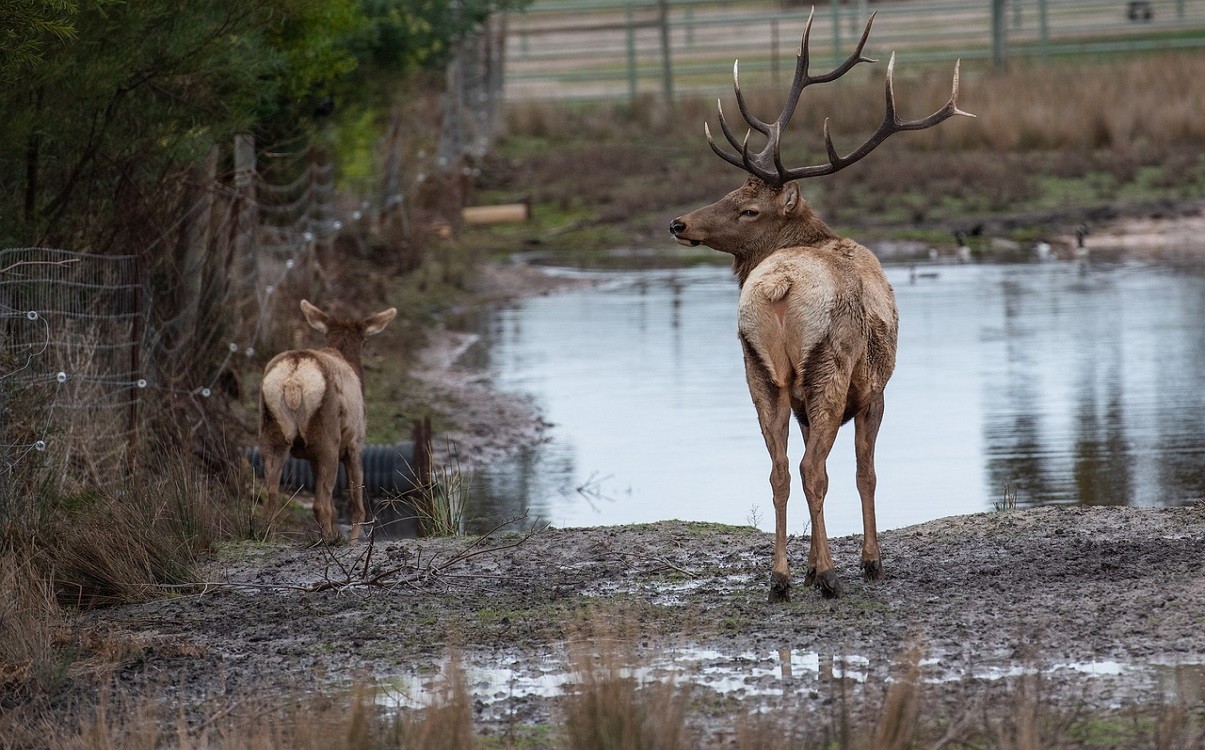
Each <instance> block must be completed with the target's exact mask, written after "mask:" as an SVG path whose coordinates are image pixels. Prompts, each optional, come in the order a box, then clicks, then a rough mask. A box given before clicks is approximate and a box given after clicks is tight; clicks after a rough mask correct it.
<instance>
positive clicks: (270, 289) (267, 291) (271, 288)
mask: <svg viewBox="0 0 1205 750" xmlns="http://www.w3.org/2000/svg"><path fill="white" fill-rule="evenodd" d="M275 291H276V287H274V286H272V285H271V284H268V285H267V286H266V287H264V294H271V293H272V292H275Z"/></svg>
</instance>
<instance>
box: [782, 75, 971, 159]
mask: <svg viewBox="0 0 1205 750" xmlns="http://www.w3.org/2000/svg"><path fill="white" fill-rule="evenodd" d="M961 63H962V61H961V60H958V61H956V62H955V63H954V83H953V85H952V87H951V90H950V98H949V100H948V101H947V102H946V103H945V104H944V105H943V106H942V107H941V108H940V109H938V110H937V111H936V112H934V113H933V114H931V115H929V116H928V117H922V118H920V119H916V120H901V119H900V118H899V115H898V114H897V113H896V108H895V82H894V79H895V53H894V52H892V53H891V59H890V60H889V61H888V63H887V81H886V83H885V84H884V98H885V99H886V107H885V111H884V113H883V121H882V122H881V123H880V124H879V127H878V129H877V130H875V132H874V133H872V134H871V135H870V137H869V138H867V139H866V140H865V141H864V142H863V143H862V145H861V146H858V147H857V148H856V149H854V150H853V151H851V152H850V153H849V154H848V155H846V156H844V157H843V156H840V155H839V154H838V153H837V149H836V148H835V147H834V146H833V141H832V137H831V136H830V134H829V129H828V120H825V122H824V146H825V150H826V151H827V152H828V164H817V165H815V166H810V167H798V168H796V169H788V170H786V171H785V172H783V173H782V175H781V176H782V178H783V180H784V181H786V180H798V179H802V178H805V177H820V176H822V175H827V174H832V173H833V172H836V171H837V170H840V169H844V168H846V167H848V166H849V165H850V164H853V163H854V162H856V161H858V160H859V159H861V158H862V157H864V156H866V155H867V154H869V153H870V152H871V151H874V150H875V149H876V148H878V146H879V144H880V143H882V142H883V141H885V140H887V138H888V137H889V136H891V135H892V134H893V133H899V132H901V131H905V130H924V129H926V128H931V127H933V126H934V125H937V124H938V123H941V122H944V121H945V120H948V119H949V118H951V117H953V116H955V115H962V116H964V117H974V116H975V115H973V114H971V113H970V112H964V111H963V110H961V109H959V108H958V71H959V68H960V66H961Z"/></svg>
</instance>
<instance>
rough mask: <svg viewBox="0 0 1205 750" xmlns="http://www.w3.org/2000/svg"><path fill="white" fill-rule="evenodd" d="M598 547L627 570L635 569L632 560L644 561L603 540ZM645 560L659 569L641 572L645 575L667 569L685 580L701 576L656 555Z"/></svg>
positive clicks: (638, 556)
mask: <svg viewBox="0 0 1205 750" xmlns="http://www.w3.org/2000/svg"><path fill="white" fill-rule="evenodd" d="M598 546H600V547H602V548H603V549H604V550H605V551H606V552H607V553H609V554H611V555H613V556H614V557H615V558H617V559H618V560H619V561H620V562H622V563H624V564H625V565H627V566H628V567H629V568H633V569H635V568H636V566H635V564H633V563H632V560H642V559H644V558H642V557H641V556H640V555H636V554H633V553H631V552H620V551H619V550H617V549H615V548H614V547H612V546H611V543H610V542H608V541H606V540H605V539H604V540H602V541H600V542H599V543H598ZM647 559H649V560H652V561H653V562H656V563H660V565H661V567H660V568H653V569H652V570H645V571H643V572H645V573H656V572H659V571H661V570H663V569H665V568H669V569H670V570H675V571H677V572H679V573H681V574H682V575H684V576H686V577H687V578H698V577H699V576H700V575H701V574H699V573H695V572H694V571H691V570H687V569H686V568H682V567H679V566H677V565H674V564H673V563H672V562H670V561H669V560H666V559H665V558H664V557H657V556H656V555H648V556H647Z"/></svg>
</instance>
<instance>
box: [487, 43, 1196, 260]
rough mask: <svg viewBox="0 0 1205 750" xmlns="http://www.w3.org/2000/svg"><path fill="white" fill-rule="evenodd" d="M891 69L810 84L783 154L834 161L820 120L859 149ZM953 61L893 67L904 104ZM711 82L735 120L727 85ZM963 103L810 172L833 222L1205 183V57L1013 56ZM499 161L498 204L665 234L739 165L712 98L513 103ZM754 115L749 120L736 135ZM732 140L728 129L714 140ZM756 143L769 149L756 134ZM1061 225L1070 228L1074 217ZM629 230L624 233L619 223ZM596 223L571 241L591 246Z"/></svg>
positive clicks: (961, 215) (939, 219)
mask: <svg viewBox="0 0 1205 750" xmlns="http://www.w3.org/2000/svg"><path fill="white" fill-rule="evenodd" d="M884 68H885V66H883V65H878V66H860V67H859V68H855V70H854V71H853V72H851V73H850V74H849V75H848V76H847V79H844V80H842V81H839V82H837V83H835V84H832V85H828V86H815V87H813V88H810V89H808V90H807V91H806V92H805V93H804V95H803V97H802V100H801V102H800V106H799V109H798V111H797V112H796V115H795V117H794V119H793V120H792V122H791V126H790V132H789V133H788V134H787V136H786V137H785V138H784V143H783V161H784V163H787V164H788V165H789V166H793V165H802V164H810V163H822V162H823V161H824V159H825V156H824V143H823V138H822V129H823V123H824V120H825V119H826V118H829V119H830V126H831V129H832V132H833V134H834V141H835V143H836V146H837V149H838V151H842V152H844V151H848V150H851V149H852V148H853V147H854V146H855V145H856V144H858V143H859V142H860V141H861V139H863V138H865V137H866V136H867V135H869V134H870V133H871V132H872V131H873V130H874V128H875V127H876V126H877V125H878V123H879V122H880V120H881V118H882V114H883V92H882V86H883V75H884ZM742 83H743V84H744V87H745V89H746V94H747V96H748V98H749V100H750V103H751V108H752V110H753V111H754V112H755V113H756V114H758V115H759V116H761V117H763V118H766V117H772V116H773V115H774V114H775V113H776V112H777V111H778V110H779V108H780V107H781V104H782V99H783V94H784V92H782V91H768V90H766V89H765V88H758V87H759V86H764V85H766V84H768V81H767V80H760V81H759V80H757V78H756V77H753V78H752V79H750V80H744V79H742ZM949 86H950V70H949V68H948V67H947V66H945V65H932V66H923V69H922V70H917V69H915V68H912V69H909V68H908V66H904V67H901V68H899V69H898V70H897V78H896V94H897V99H898V101H899V106H900V111H901V115H902V116H904V117H920V116H923V115H925V114H927V113H928V112H930V111H932V110H934V109H936V108H937V107H938V106H939V105H940V104H941V103H942V102H944V101H945V99H946V98H947V97H948V95H949ZM715 95H716V96H718V97H720V98H721V99H722V100H723V102H724V109H725V112H726V113H727V114H728V116H729V119H730V121H739V119H740V115H739V113H738V112H737V110H736V105H735V103H734V101H733V96H732V92H731V90H730V89H726V90H719V91H716V92H715ZM959 102H960V104H961V106H962V107H963V108H964V109H966V110H968V111H971V112H974V113H975V114H976V115H978V117H977V118H976V119H969V118H954V119H953V120H950V121H947V122H945V123H942V124H941V125H940V126H939V127H936V128H933V129H930V130H925V131H921V132H914V133H902V134H899V135H897V136H895V137H893V138H892V139H891V142H890V143H889V144H888V145H886V146H885V147H883V148H882V149H880V153H877V154H875V155H873V156H871V157H870V158H868V159H866V160H865V161H864V162H861V163H859V164H858V165H856V166H854V167H851V168H850V169H847V170H845V171H843V172H841V173H840V174H837V175H834V176H832V177H828V178H825V179H823V180H812V181H808V184H806V185H805V186H804V188H805V193H806V195H807V197H808V199H809V200H810V201H811V202H812V203H813V204H814V205H816V206H817V208H818V209H819V211H820V213H821V215H822V216H824V218H825V219H826V220H827V221H829V222H830V223H833V224H837V225H843V226H858V227H863V228H868V227H869V228H873V227H875V226H884V227H912V226H916V227H919V228H921V229H924V230H933V231H934V232H935V235H934V236H935V238H936V237H939V236H942V235H945V236H947V240H946V241H947V242H952V241H953V240H952V237H949V236H948V232H949V231H951V230H952V228H954V227H955V226H959V225H965V224H968V223H970V222H973V221H976V220H981V219H982V218H983V217H990V216H992V215H998V214H1009V213H1022V212H1024V213H1033V212H1038V211H1041V212H1046V213H1051V212H1067V211H1074V210H1076V209H1078V208H1083V207H1088V206H1095V205H1100V204H1104V203H1111V202H1115V201H1128V202H1142V201H1154V200H1162V199H1186V198H1187V199H1191V198H1200V197H1202V196H1203V195H1205V189H1203V188H1202V185H1205V156H1203V154H1205V57H1202V56H1201V55H1193V54H1172V53H1169V54H1163V55H1155V56H1149V57H1143V58H1132V59H1126V58H1114V59H1112V60H1110V61H1108V62H1099V61H1098V62H1093V61H1085V62H1076V63H1062V64H1058V65H1047V66H1042V67H1038V66H1036V65H1033V66H1031V65H1024V64H1018V65H1015V66H1013V67H1012V68H1010V69H1009V70H1007V71H1005V72H1002V73H984V72H975V71H974V70H973V69H966V68H964V70H963V76H962V87H961V93H960V97H959ZM509 116H510V135H509V136H508V137H507V138H506V139H504V140H503V141H502V142H501V144H500V148H501V152H502V154H503V155H504V157H505V158H495V159H492V160H490V161H488V162H487V163H486V164H484V165H483V171H484V175H483V178H482V181H481V183H480V184H481V187H483V188H484V189H486V190H491V191H494V194H493V197H496V199H497V200H499V201H502V200H508V199H515V198H516V197H517V196H524V195H526V196H530V197H531V198H532V199H533V200H534V201H535V203H536V205H537V209H536V214H537V215H540V214H541V212H544V213H547V212H552V213H554V214H555V213H557V212H561V213H564V214H566V215H567V216H569V217H574V219H575V220H576V222H577V224H578V226H581V227H596V226H599V225H611V226H618V227H623V228H624V231H625V232H626V238H624V239H618V240H617V239H616V238H615V236H613V235H611V236H607V237H604V238H601V239H599V240H597V242H599V243H602V244H606V243H608V242H609V243H610V244H620V243H623V242H631V241H632V235H633V234H636V235H638V236H640V237H641V239H642V240H645V238H653V239H656V238H663V235H664V234H665V229H664V227H665V224H666V222H667V221H668V218H669V217H671V216H673V215H675V214H676V213H678V212H680V211H683V210H687V209H689V208H691V207H694V206H697V205H700V204H703V203H708V202H711V201H713V200H715V199H716V198H718V197H719V196H721V195H723V194H724V193H726V192H728V191H729V190H731V189H733V188H734V187H736V186H737V185H738V184H739V183H740V180H741V179H742V173H741V172H740V171H739V170H737V169H736V168H734V167H730V166H727V165H724V164H722V163H721V162H720V161H719V160H718V159H716V158H715V157H714V156H712V155H711V153H710V150H709V149H708V148H707V144H706V141H705V140H704V137H703V132H702V131H703V127H702V126H703V122H705V121H706V122H709V123H710V124H711V126H712V131H713V133H717V134H718V133H719V128H718V121H717V118H716V112H715V98H713V97H706V98H702V97H700V98H698V99H680V100H678V101H677V102H675V108H674V110H673V111H672V112H671V111H668V110H666V109H665V108H664V107H662V106H660V105H659V104H658V103H657V102H656V101H654V100H652V99H650V100H646V101H642V102H641V103H640V105H639V106H636V107H631V106H629V105H627V104H611V105H605V104H595V105H581V104H578V105H564V106H561V107H557V106H555V105H551V104H547V103H539V104H522V105H516V106H515V107H513V108H512V109H511V111H510V115H509ZM743 133H744V128H743V127H741V128H739V130H738V137H740V136H741V135H743ZM718 137H719V138H720V139H721V141H722V140H723V137H722V135H721V136H718ZM750 145H751V147H754V148H760V146H761V142H760V141H759V136H757V134H754V137H753V138H752V139H751V140H750ZM1063 229H1066V228H1065V227H1064V228H1063ZM621 237H624V235H621ZM590 241H591V238H590V237H589V236H587V235H586V233H585V232H583V233H580V235H579V236H573V237H571V238H570V237H566V238H564V241H563V242H560V243H559V244H563V245H570V246H573V247H579V246H581V245H583V244H588V243H589V242H590Z"/></svg>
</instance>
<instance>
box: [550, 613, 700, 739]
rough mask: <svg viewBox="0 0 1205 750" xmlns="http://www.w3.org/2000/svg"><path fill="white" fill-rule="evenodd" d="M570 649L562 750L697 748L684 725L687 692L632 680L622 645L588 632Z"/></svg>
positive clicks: (634, 662) (633, 671)
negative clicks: (570, 671) (570, 679)
mask: <svg viewBox="0 0 1205 750" xmlns="http://www.w3.org/2000/svg"><path fill="white" fill-rule="evenodd" d="M589 631H592V633H590V634H588V635H586V636H584V637H583V638H582V639H581V640H579V641H578V642H577V643H576V644H575V646H574V649H573V651H574V656H573V663H574V681H573V683H572V686H571V688H570V691H569V693H568V695H567V696H566V698H565V700H564V711H565V723H564V734H565V744H564V746H565V747H568V748H573V749H574V750H646V749H647V750H675V749H676V748H690V747H696V746H697V737H695V735H694V733H692V732H691V731H690V729H689V728H688V726H687V722H686V711H687V705H688V697H689V689H688V688H687V687H685V686H679V685H675V684H674V683H672V682H663V681H659V680H644V681H642V680H641V679H640V678H639V677H638V673H639V660H638V659H636V658H635V654H634V653H633V652H632V650H631V643H630V642H629V641H627V640H626V639H616V638H614V637H612V636H611V635H610V634H609V629H608V628H601V629H600V628H589V629H588V632H589Z"/></svg>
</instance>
